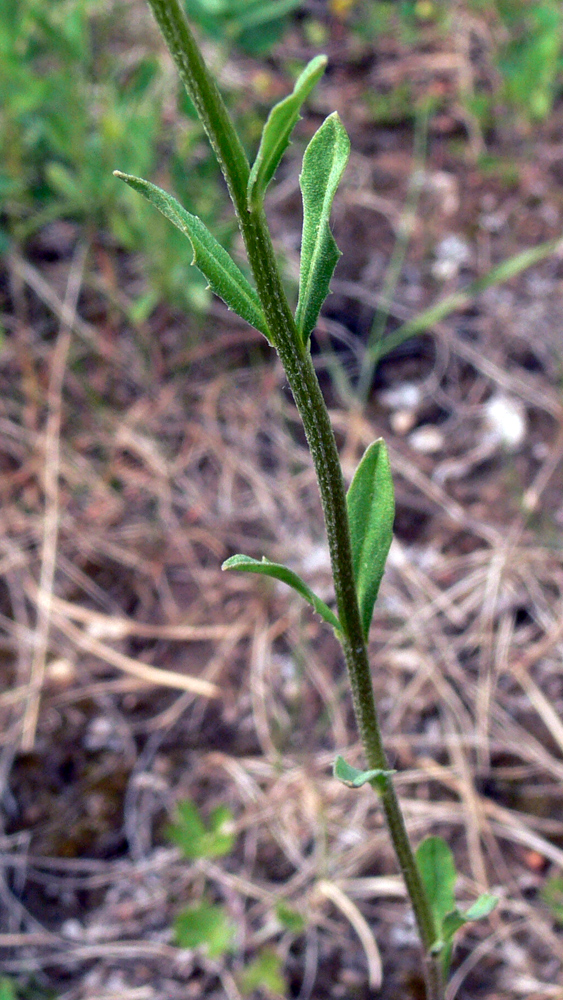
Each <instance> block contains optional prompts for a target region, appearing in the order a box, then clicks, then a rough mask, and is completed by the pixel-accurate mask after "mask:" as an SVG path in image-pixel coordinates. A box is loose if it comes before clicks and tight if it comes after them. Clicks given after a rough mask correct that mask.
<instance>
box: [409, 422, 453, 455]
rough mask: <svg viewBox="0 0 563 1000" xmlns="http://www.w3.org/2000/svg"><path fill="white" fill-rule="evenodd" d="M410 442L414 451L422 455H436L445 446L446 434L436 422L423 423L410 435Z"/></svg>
mask: <svg viewBox="0 0 563 1000" xmlns="http://www.w3.org/2000/svg"><path fill="white" fill-rule="evenodd" d="M408 442H409V444H410V446H411V448H412V449H413V450H414V451H419V452H420V453H421V455H435V454H436V452H438V451H442V450H443V448H444V443H445V442H444V435H443V434H442V431H441V430H440V429H439V428H438V427H435V426H434V424H422V426H421V427H417V428H416V430H415V431H413V432H412V434H410V435H409V438H408Z"/></svg>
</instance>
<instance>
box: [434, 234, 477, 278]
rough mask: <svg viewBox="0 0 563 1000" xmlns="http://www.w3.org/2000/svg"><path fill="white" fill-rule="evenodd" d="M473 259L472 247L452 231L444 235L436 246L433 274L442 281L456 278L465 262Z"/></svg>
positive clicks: (467, 262)
mask: <svg viewBox="0 0 563 1000" xmlns="http://www.w3.org/2000/svg"><path fill="white" fill-rule="evenodd" d="M470 261H471V248H470V246H469V244H468V243H466V242H465V241H464V240H462V239H460V237H459V236H456V234H455V233H450V235H449V236H444V239H443V240H440V242H439V243H438V246H437V247H436V260H435V261H434V264H433V265H432V274H433V275H434V277H435V278H438V279H439V280H440V281H447V280H448V279H449V278H455V276H456V274H457V273H458V271H459V270H460V268H461V267H463V265H464V264H469V262H470Z"/></svg>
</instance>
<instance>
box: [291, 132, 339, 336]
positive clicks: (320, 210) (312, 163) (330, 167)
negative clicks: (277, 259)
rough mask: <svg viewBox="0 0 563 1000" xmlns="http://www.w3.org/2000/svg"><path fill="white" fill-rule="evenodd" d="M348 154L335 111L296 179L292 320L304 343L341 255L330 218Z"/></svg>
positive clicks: (313, 142) (310, 148) (307, 155)
mask: <svg viewBox="0 0 563 1000" xmlns="http://www.w3.org/2000/svg"><path fill="white" fill-rule="evenodd" d="M349 155H350V140H349V138H348V135H347V133H346V129H345V128H344V126H343V124H342V122H341V121H340V118H339V117H338V115H337V114H336V112H335V113H334V114H332V115H330V116H329V117H328V118H327V119H326V120H325V121H324V122H323V124H322V125H321V127H320V128H319V130H318V131H317V132H316V133H315V135H314V136H313V138H312V139H311V142H310V143H309V145H308V146H307V149H306V150H305V156H304V157H303V171H302V173H301V177H300V178H299V181H300V184H301V191H302V193H303V239H302V242H301V267H300V274H299V301H298V303H297V312H296V314H295V321H296V323H297V327H298V329H299V330H300V332H301V335H302V338H303V343H304V344H305V343H307V340H308V338H309V336H310V335H311V333H312V331H313V330H314V328H315V325H316V322H317V319H318V315H319V312H320V310H321V306H322V304H323V302H324V300H325V299H326V297H327V295H328V292H329V286H330V281H331V278H332V275H333V273H334V268H335V267H336V265H337V263H338V258H339V257H340V250H339V249H338V247H337V246H336V242H335V240H334V237H333V235H332V233H331V231H330V226H329V221H330V210H331V207H332V202H333V200H334V195H335V193H336V189H337V187H338V185H339V183H340V178H341V177H342V174H343V173H344V168H345V167H346V164H347V162H348V157H349Z"/></svg>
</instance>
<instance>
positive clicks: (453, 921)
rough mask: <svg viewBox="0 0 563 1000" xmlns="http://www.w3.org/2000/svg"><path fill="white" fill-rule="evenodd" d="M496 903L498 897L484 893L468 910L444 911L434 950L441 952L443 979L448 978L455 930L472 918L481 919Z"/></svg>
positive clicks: (486, 915)
mask: <svg viewBox="0 0 563 1000" xmlns="http://www.w3.org/2000/svg"><path fill="white" fill-rule="evenodd" d="M497 903H498V899H497V898H496V896H491V895H490V893H484V894H483V895H482V896H479V899H477V900H476V901H475V902H474V903H473V905H472V906H470V907H469V909H468V910H465V911H463V910H458V909H455V910H452V912H451V913H446V915H445V917H444V919H443V921H442V928H441V940H440V941H439V942H437V946H436V950H437V951H439V952H441V955H442V969H443V971H444V979H447V978H448V973H449V969H450V963H451V959H452V951H453V936H454V934H455V933H456V931H458V930H459V929H460V927H463V926H464V924H467V923H469V922H470V921H472V920H482V919H483V918H484V917H488V915H489V913H491V912H492V911H493V910H494V908H495V906H496V905H497Z"/></svg>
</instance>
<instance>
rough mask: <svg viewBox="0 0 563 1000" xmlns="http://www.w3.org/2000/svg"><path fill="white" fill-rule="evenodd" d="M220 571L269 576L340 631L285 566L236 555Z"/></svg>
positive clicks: (327, 611)
mask: <svg viewBox="0 0 563 1000" xmlns="http://www.w3.org/2000/svg"><path fill="white" fill-rule="evenodd" d="M221 569H238V570H240V571H241V572H243V573H262V574H264V576H271V577H273V578H274V579H275V580H281V581H282V583H287V585H288V587H293V589H294V590H296V591H297V593H298V594H301V597H304V598H305V600H306V601H308V602H309V604H311V605H312V606H313V607H314V609H315V611H316V612H317V614H319V615H320V616H321V618H324V620H325V622H328V624H329V625H332V627H333V628H334V629H336V631H337V632H340V631H342V629H341V626H340V622H339V621H338V618H337V617H336V615H335V614H334V612H333V611H331V610H330V608H329V607H328V605H327V604H325V602H324V601H321V598H320V597H317V595H316V594H315V593H313V591H312V590H311V588H310V587H308V586H307V584H306V583H305V582H304V581H303V580H302V579H301V577H300V576H298V575H297V573H294V572H293V570H291V569H288V568H287V566H281V565H280V563H273V562H270V560H269V559H266V558H265V557H264V556H262V561H261V562H259V561H258V559H253V558H252V556H243V555H236V556H231V558H230V559H227V560H225V562H224V563H223V565H222V566H221Z"/></svg>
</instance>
